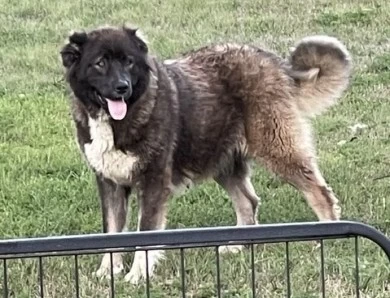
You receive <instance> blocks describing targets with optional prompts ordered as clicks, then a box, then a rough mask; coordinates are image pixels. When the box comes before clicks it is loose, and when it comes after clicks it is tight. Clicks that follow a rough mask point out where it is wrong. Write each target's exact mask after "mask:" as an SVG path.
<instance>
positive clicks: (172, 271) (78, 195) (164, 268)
mask: <svg viewBox="0 0 390 298" xmlns="http://www.w3.org/2000/svg"><path fill="white" fill-rule="evenodd" d="M123 22H130V23H133V24H136V25H138V26H139V27H140V28H141V29H142V31H143V32H144V33H145V34H146V35H147V36H148V40H149V46H150V50H151V52H152V53H153V54H155V55H157V56H158V57H160V58H161V59H164V58H169V57H174V56H175V55H177V54H180V53H181V52H184V51H186V50H189V49H193V48H194V47H198V46H202V45H205V44H207V43H215V42H222V41H235V42H247V43H252V44H256V45H262V44H264V45H266V47H267V48H270V49H272V50H274V51H277V52H279V53H280V54H281V55H286V53H287V52H288V49H289V47H290V46H292V45H293V44H294V42H295V41H296V40H297V39H299V38H301V37H303V36H305V35H309V34H318V33H325V34H331V35H334V36H337V37H338V38H340V39H341V40H342V41H343V42H344V43H345V44H346V45H347V47H348V49H350V51H351V53H352V55H353V59H354V74H353V80H352V84H351V87H350V88H349V90H348V92H347V93H346V94H345V96H344V97H343V98H342V100H341V102H340V104H339V105H338V106H336V107H334V108H333V109H331V110H330V111H328V112H327V113H326V114H324V115H323V116H321V117H319V118H318V119H316V120H315V121H314V127H315V131H316V137H317V146H318V155H319V158H320V167H321V169H322V172H323V173H324V176H325V177H326V179H327V181H328V182H329V184H330V185H331V186H332V187H333V189H334V191H335V193H336V194H337V195H338V197H339V199H340V201H341V204H342V208H343V219H350V220H359V221H363V222H365V223H369V224H371V225H373V226H375V227H377V228H378V229H379V230H381V231H382V232H384V233H385V234H387V235H388V236H389V235H390V178H386V176H388V175H390V138H389V136H390V129H389V127H390V126H389V124H390V101H389V98H390V39H389V37H390V2H389V1H386V0H378V1H368V0H365V1H363V0H359V1H358V0H349V1H341V0H340V1H326V0H318V1H314V0H296V1H293V0H288V1H284V0H273V1H270V0H262V1H250V0H221V1H216V0H209V1H208V0H180V1H175V0H165V1H161V0H147V1H146V0H111V1H107V0H104V1H97V0H82V1H74V0H68V1H50V0H40V1H37V0H35V1H34V0H21V1H9V0H0V231H1V238H15V237H31V236H48V235H69V234H84V233H95V232H100V231H101V214H100V209H99V208H100V207H99V201H98V199H97V192H96V190H95V186H94V180H93V176H92V175H91V172H90V171H89V170H88V169H87V167H86V165H85V163H84V162H83V160H82V159H81V156H80V154H79V152H78V149H77V147H76V143H75V140H74V135H73V132H74V130H73V126H72V122H71V118H70V115H69V109H68V107H69V106H68V96H67V91H66V87H65V84H64V81H63V76H62V73H63V71H62V66H61V63H60V59H59V50H60V48H61V46H62V45H63V43H64V40H65V38H66V36H67V34H68V32H69V31H70V30H71V29H79V28H92V27H94V26H97V25H101V24H118V25H120V24H122V23H123ZM357 124H359V125H363V126H362V127H363V128H361V129H357V130H356V129H353V128H354V126H356V125H357ZM254 173H255V175H254V177H253V182H254V185H255V188H256V191H257V193H258V194H259V195H260V196H261V198H262V205H261V208H260V212H259V222H260V223H277V222H297V221H311V220H316V218H315V217H314V214H313V213H312V211H311V210H310V209H309V208H308V207H307V205H306V203H305V202H304V200H303V198H302V197H301V195H300V194H299V193H298V192H297V191H295V190H294V189H293V188H291V187H290V186H289V185H285V184H283V183H281V182H280V181H279V180H278V179H276V178H274V177H272V176H270V175H269V174H268V173H267V172H265V171H264V170H263V169H261V168H256V169H255V171H254ZM378 178H379V179H378ZM131 207H132V208H131V214H130V221H129V229H130V230H131V229H134V228H135V222H136V214H137V210H136V204H135V200H133V201H132V202H131ZM234 224H235V217H234V212H233V208H232V205H231V202H230V200H229V199H228V197H227V195H226V194H225V193H224V192H223V191H222V189H221V188H219V187H218V186H217V185H215V184H214V183H207V184H205V185H203V186H199V187H197V188H195V189H193V190H192V191H190V192H188V193H187V194H185V195H184V196H182V197H177V198H174V199H172V200H171V201H170V209H169V216H168V228H187V227H204V226H219V225H234ZM290 250H291V256H290V259H291V260H290V261H291V264H292V275H291V285H292V297H296V298H298V297H301V298H311V297H319V290H320V287H321V283H320V269H319V264H320V263H319V253H318V250H313V243H306V244H301V243H299V244H291V245H290ZM360 251H361V255H360V265H361V268H360V273H361V281H360V292H361V293H360V294H361V297H366V298H369V297H370V298H385V297H389V296H390V288H389V287H390V286H389V281H390V264H389V262H388V260H387V259H386V257H385V255H384V254H383V253H382V252H380V250H379V249H378V248H376V246H375V245H373V244H371V243H370V242H369V241H361V242H360ZM178 256H179V254H178V252H169V253H168V254H167V258H166V259H165V260H164V261H162V262H161V264H160V266H159V267H158V270H157V275H156V278H155V279H154V280H153V282H152V292H151V294H152V297H179V293H180V278H179V273H178V268H180V264H179V263H180V262H179V260H180V258H179V257H178ZM325 258H326V259H325V262H326V264H325V274H326V286H327V288H326V289H327V290H326V291H327V292H326V293H327V297H332V298H333V297H334V298H337V297H340V298H341V297H343V298H345V297H356V296H355V295H356V293H355V284H354V255H353V241H351V240H339V241H327V242H326V246H325ZM249 260H250V254H249V252H248V251H244V252H242V253H240V254H237V255H227V256H222V257H221V268H222V276H221V284H222V293H223V297H251V296H250V293H251V292H250V278H251V277H250V270H248V268H249V264H250V262H249ZM98 261H99V259H98V257H97V256H85V257H81V258H80V260H79V264H80V268H81V270H80V285H81V292H80V294H81V297H108V292H109V282H107V281H100V280H98V279H96V278H94V277H92V272H93V271H94V270H96V268H97V266H98ZM127 261H128V262H127V264H130V261H131V255H130V256H129V258H128V259H127ZM255 262H256V265H257V267H256V277H257V282H256V286H257V288H258V289H259V292H260V293H261V295H259V297H270V298H272V297H285V295H286V280H285V272H284V270H285V256H284V245H279V244H272V245H262V246H260V245H259V246H257V247H256V249H255ZM186 264H187V270H186V274H187V282H188V285H187V286H188V288H187V297H198V298H201V297H204V298H209V297H215V295H216V292H215V259H214V258H213V249H192V250H189V251H188V253H186ZM44 266H45V279H44V294H45V297H53V298H54V297H56V298H57V297H66V298H67V297H74V296H75V294H74V286H73V271H72V266H73V259H69V258H65V257H61V258H60V257H57V258H50V259H45V260H44ZM37 268H38V264H37V262H36V260H22V261H20V260H14V261H10V262H9V272H8V275H9V279H10V280H9V288H10V292H11V296H10V297H15V298H33V297H39V284H38V281H37V276H38V275H37V274H38V273H37ZM127 269H128V268H127ZM2 271H3V270H2V269H1V268H0V272H2ZM122 277H123V276H122ZM1 280H2V276H0V281H1ZM1 284H2V282H1ZM0 287H2V285H1V286H0ZM1 292H2V289H1V288H0V294H2V293H1ZM116 297H132V298H133V297H145V294H144V289H143V287H142V286H140V287H133V286H131V285H129V284H127V283H125V282H124V281H123V279H122V278H121V276H120V277H118V278H117V279H116Z"/></svg>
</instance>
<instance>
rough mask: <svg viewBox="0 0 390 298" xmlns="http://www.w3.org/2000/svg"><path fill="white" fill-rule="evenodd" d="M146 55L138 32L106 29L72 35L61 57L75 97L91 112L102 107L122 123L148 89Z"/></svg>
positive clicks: (124, 28)
mask: <svg viewBox="0 0 390 298" xmlns="http://www.w3.org/2000/svg"><path fill="white" fill-rule="evenodd" d="M147 53H148V48H147V45H146V43H145V41H143V40H142V39H141V38H140V37H139V36H138V35H137V30H135V29H131V28H128V27H122V28H110V27H106V28H101V29H96V30H93V31H91V32H88V33H87V32H74V33H71V34H70V36H69V39H68V41H67V44H66V45H65V46H64V47H63V48H62V50H61V58H62V63H63V65H64V67H65V68H66V69H67V80H68V82H69V84H70V87H71V88H72V90H73V92H74V94H75V95H76V97H77V98H78V99H79V100H81V101H82V102H83V103H84V105H85V106H86V107H87V108H88V109H90V108H103V109H104V110H106V111H107V112H108V113H109V114H110V115H111V117H112V118H113V119H115V120H121V119H123V118H124V117H125V116H126V113H127V107H128V105H131V104H132V103H134V102H135V101H136V100H137V99H138V98H139V97H140V96H141V95H142V94H143V93H144V92H145V90H146V88H147V87H148V84H149V73H150V70H151V68H150V66H149V64H148V57H147Z"/></svg>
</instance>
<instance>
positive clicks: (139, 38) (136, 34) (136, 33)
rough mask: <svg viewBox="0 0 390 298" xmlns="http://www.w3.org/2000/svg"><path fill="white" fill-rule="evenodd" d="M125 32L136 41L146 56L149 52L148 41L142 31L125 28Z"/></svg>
mask: <svg viewBox="0 0 390 298" xmlns="http://www.w3.org/2000/svg"><path fill="white" fill-rule="evenodd" d="M123 30H124V31H125V32H126V33H127V35H128V36H129V37H130V38H131V39H133V40H135V42H136V44H137V46H138V48H139V49H140V50H141V51H142V52H144V53H145V54H146V53H147V52H148V45H147V44H146V39H145V38H144V37H143V36H142V34H141V33H140V31H139V30H138V28H137V29H132V28H130V27H127V26H123Z"/></svg>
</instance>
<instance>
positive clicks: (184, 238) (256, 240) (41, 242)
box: [0, 221, 390, 297]
mask: <svg viewBox="0 0 390 298" xmlns="http://www.w3.org/2000/svg"><path fill="white" fill-rule="evenodd" d="M350 237H353V238H355V265H356V268H355V282H356V297H360V296H359V250H358V237H362V238H367V239H370V240H371V241H373V242H375V243H376V244H377V245H378V246H379V247H381V248H382V250H383V251H384V252H385V253H386V255H387V257H388V259H389V264H390V239H389V238H388V237H386V236H385V235H384V234H383V233H381V232H379V231H378V230H376V229H375V228H373V227H371V226H369V225H366V224H363V223H358V222H350V221H339V222H308V223H288V224H270V225H259V226H247V227H216V228H200V229H178V230H166V231H158V232H156V231H147V232H127V233H119V234H89V235H77V236H57V237H45V238H27V239H9V240H1V241H0V259H2V260H3V267H4V272H3V275H2V278H3V285H4V288H3V294H4V295H3V296H4V297H9V296H8V289H7V266H6V261H7V260H8V259H20V258H36V257H38V259H39V266H38V267H39V276H40V278H39V281H40V288H41V293H42V294H41V297H43V284H42V280H43V278H42V276H43V272H42V258H43V257H48V256H66V255H74V256H75V260H74V261H75V268H78V264H77V262H78V258H77V256H78V255H83V254H95V253H102V252H103V251H104V252H106V251H109V252H115V251H118V250H125V251H135V250H137V247H138V249H139V247H142V250H145V251H149V250H153V249H156V248H157V246H158V249H180V254H181V260H182V262H181V271H183V272H184V270H185V268H184V261H183V259H184V250H185V249H187V248H196V247H216V248H218V246H221V245H226V244H231V243H234V244H245V245H247V246H249V247H250V248H251V260H252V264H251V266H252V271H253V272H254V271H255V268H254V266H255V264H254V261H253V260H254V250H253V245H254V244H264V243H283V242H284V243H285V244H286V246H285V254H286V284H287V297H291V285H290V283H291V281H290V268H289V264H290V261H289V254H290V253H289V243H290V242H297V241H311V240H318V241H319V244H320V248H321V250H320V252H321V279H322V281H321V283H322V297H326V296H325V277H324V272H323V271H324V251H323V241H324V240H327V239H339V238H350ZM161 246H163V248H162V247H161ZM216 258H217V291H216V296H217V297H222V293H221V290H220V278H219V275H220V272H219V271H220V270H219V256H218V249H216ZM76 271H77V270H76ZM183 272H182V273H181V274H182V275H183V276H184V273H183ZM75 274H76V277H77V279H76V281H77V280H78V272H75ZM252 279H253V280H252V290H253V297H258V296H257V295H256V289H255V286H254V285H255V280H254V279H255V276H254V273H253V276H252ZM147 282H149V281H147ZM181 288H182V289H181V290H182V297H186V294H185V282H184V280H182V283H181ZM79 293H80V290H79V284H78V282H77V284H76V297H79ZM150 295H151V294H150V291H149V288H148V285H147V291H146V296H147V297H151V296H150ZM114 296H115V292H114V284H113V281H112V293H111V297H114Z"/></svg>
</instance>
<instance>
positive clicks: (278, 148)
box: [61, 27, 351, 282]
mask: <svg viewBox="0 0 390 298" xmlns="http://www.w3.org/2000/svg"><path fill="white" fill-rule="evenodd" d="M61 55H62V61H63V64H64V66H65V68H66V78H67V81H68V82H69V85H70V88H71V90H72V92H73V98H72V100H71V105H72V115H73V119H74V121H75V124H76V130H77V139H78V143H79V145H80V149H81V151H82V152H83V153H84V156H85V158H86V160H87V162H88V164H89V165H90V167H91V168H92V170H93V171H94V172H95V174H96V181H97V187H98V190H99V194H100V197H101V201H102V210H103V221H104V232H107V233H114V232H121V231H122V230H124V229H125V225H126V214H127V199H128V196H129V195H130V192H131V189H132V188H135V189H136V190H137V192H138V200H139V222H138V229H139V230H142V231H144V230H155V229H163V228H164V227H165V213H166V203H167V200H168V198H169V197H170V196H171V195H172V194H173V193H174V191H175V189H177V188H180V187H185V188H186V187H189V186H190V185H191V184H193V183H200V182H201V181H204V180H205V179H214V180H215V181H217V182H218V183H219V184H220V185H221V186H222V187H223V188H224V189H225V190H226V191H227V193H228V194H229V196H230V197H231V199H232V201H233V205H234V208H235V211H236V215H237V224H238V225H253V224H256V223H257V208H258V200H259V199H258V196H257V195H256V193H255V191H254V188H253V186H252V184H251V181H250V166H249V162H250V161H255V162H257V163H258V164H259V165H262V166H264V167H266V168H267V169H268V170H269V171H271V172H273V173H275V174H277V175H278V176H279V177H281V178H282V179H284V180H285V181H287V182H288V183H290V184H291V185H293V186H294V187H295V188H297V189H298V190H300V191H301V192H302V194H303V195H304V197H305V198H306V200H307V202H308V204H309V205H310V206H311V208H312V209H313V211H314V212H315V214H316V215H317V217H318V218H319V219H320V220H337V219H339V217H340V208H339V206H338V200H337V198H336V197H335V195H334V193H333V192H332V190H331V188H330V187H329V186H328V185H327V183H326V182H325V179H324V178H323V177H322V175H321V173H320V170H319V169H318V166H317V163H316V154H315V148H314V144H313V141H312V133H311V129H310V122H309V120H310V117H314V116H316V115H319V114H321V113H322V112H323V111H325V110H326V109H327V108H328V107H330V106H332V105H333V104H335V103H336V102H337V100H338V99H339V98H340V97H341V95H342V93H343V92H344V91H345V89H346V88H347V87H348V83H349V77H350V71H351V58H350V55H349V52H348V51H347V49H346V48H345V47H344V46H343V45H342V44H341V43H340V42H339V41H338V40H337V39H335V38H332V37H328V36H311V37H306V38H304V39H302V40H301V41H299V42H298V43H297V44H296V47H295V48H294V49H293V50H292V52H291V54H290V56H289V57H288V59H282V58H281V57H279V56H277V55H276V54H274V53H271V52H269V51H265V50H263V49H261V48H258V47H255V46H249V45H237V44H220V45H211V46H207V47H204V48H201V49H198V50H194V51H192V52H190V53H187V54H184V55H182V56H181V57H179V58H177V59H175V60H168V61H165V62H159V61H158V60H157V59H156V58H154V57H153V56H151V55H150V54H149V53H148V47H147V45H146V43H145V41H144V40H143V39H142V38H141V37H140V36H139V35H138V33H137V31H136V30H134V29H131V28H127V27H123V28H108V27H106V28H98V29H95V30H92V31H90V32H75V33H72V34H71V35H70V37H69V41H68V42H67V44H66V45H65V46H64V48H63V49H62V51H61ZM233 248H234V249H240V247H238V246H236V247H233ZM221 249H222V250H223V251H228V250H229V249H227V248H221ZM230 250H231V248H230ZM160 256H161V252H159V251H156V252H153V253H151V252H150V253H149V258H150V259H149V268H148V270H149V274H150V275H152V274H153V268H154V266H155V264H156V262H157V260H158V258H159V257H160ZM109 260H110V259H109V256H105V257H104V258H103V260H102V264H101V266H100V269H99V270H98V271H97V274H98V275H106V274H109V272H108V271H109V268H110V264H109ZM113 261H114V266H113V267H114V273H117V272H120V271H121V270H122V269H123V264H122V257H121V255H120V254H115V255H114V260H113ZM144 265H145V260H144V254H143V253H142V252H139V253H138V252H137V253H136V255H135V260H134V263H133V266H132V268H131V270H130V272H129V273H128V274H127V275H126V279H127V280H129V281H131V282H138V281H139V279H140V278H143V277H145V275H146V268H145V266H144Z"/></svg>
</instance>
